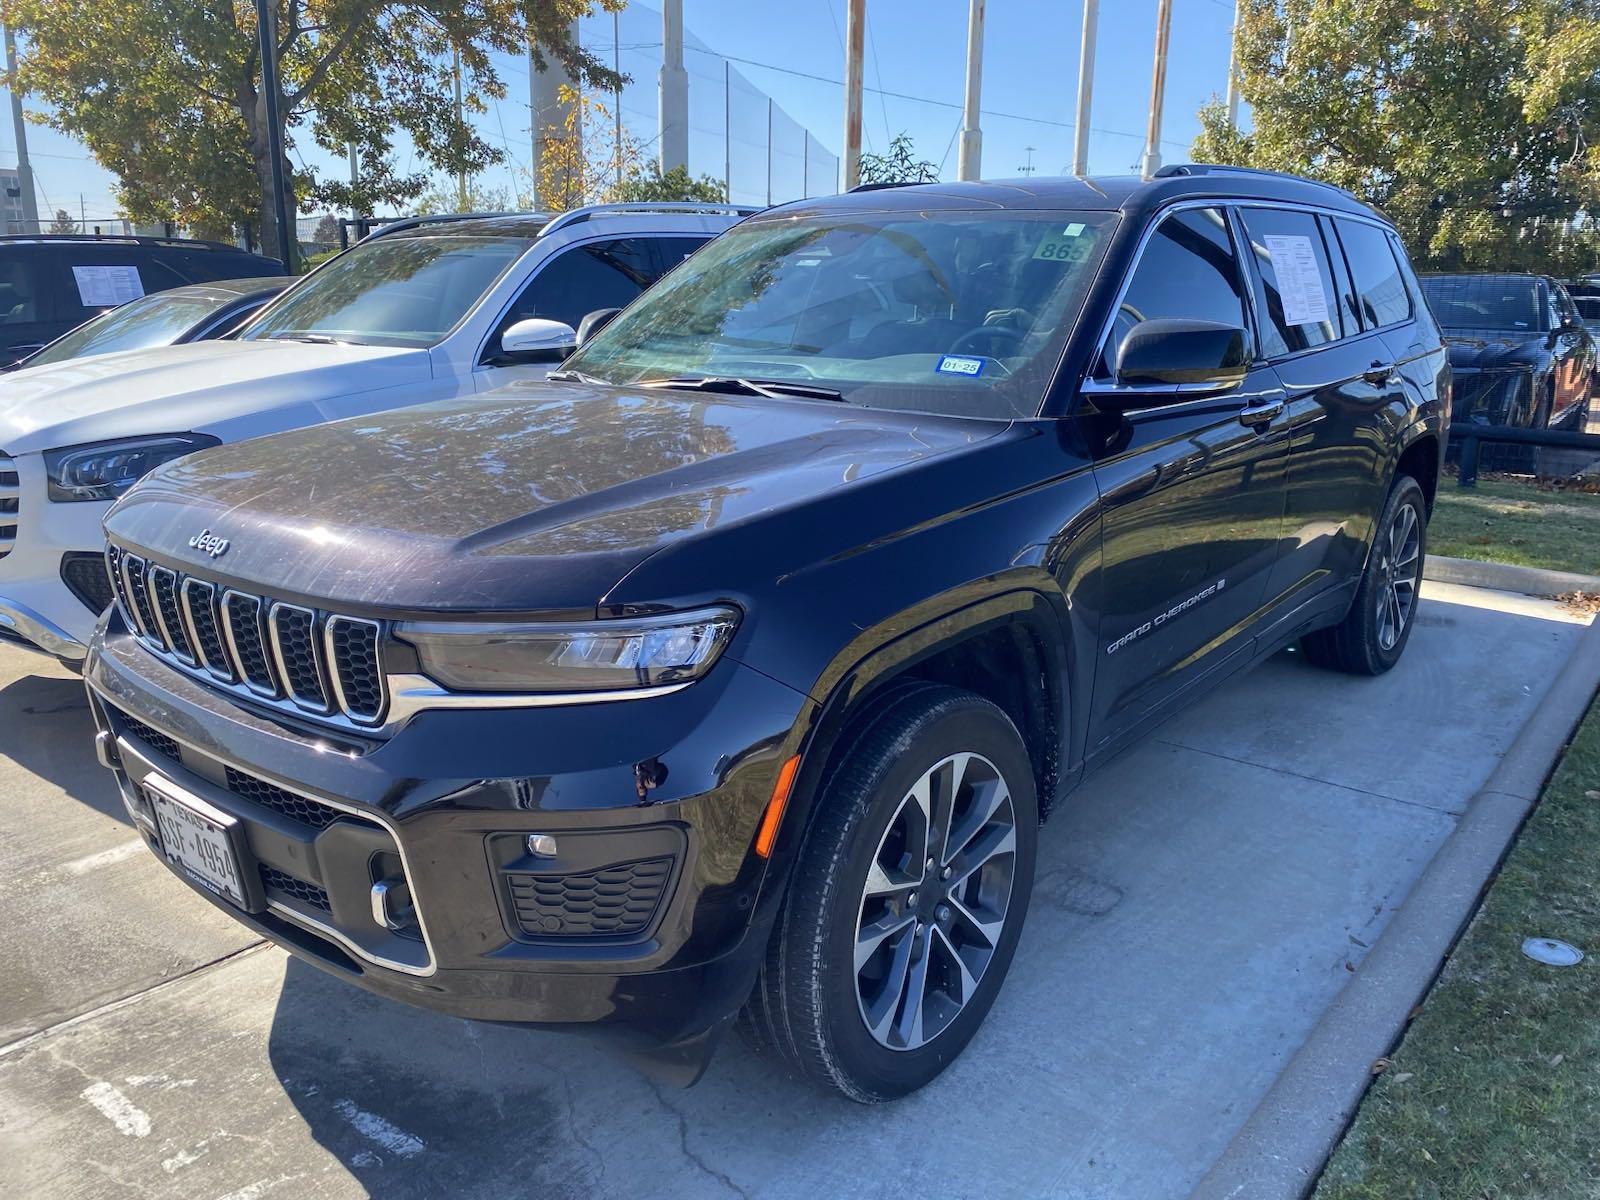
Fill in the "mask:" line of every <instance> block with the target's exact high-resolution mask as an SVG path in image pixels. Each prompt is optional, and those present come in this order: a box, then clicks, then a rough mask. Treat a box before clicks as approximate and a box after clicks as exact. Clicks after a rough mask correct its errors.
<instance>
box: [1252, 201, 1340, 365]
mask: <svg viewBox="0 0 1600 1200" xmlns="http://www.w3.org/2000/svg"><path fill="white" fill-rule="evenodd" d="M1239 215H1240V216H1241V217H1242V218H1243V220H1244V227H1245V233H1246V235H1247V236H1248V237H1249V239H1250V253H1251V254H1252V255H1253V256H1254V257H1255V262H1256V276H1257V277H1256V279H1255V280H1254V281H1253V282H1254V285H1255V288H1256V298H1257V300H1258V301H1259V307H1260V309H1261V311H1262V312H1263V313H1264V314H1265V316H1266V320H1265V321H1263V322H1262V327H1261V342H1262V352H1263V353H1264V354H1265V355H1266V356H1267V357H1269V358H1275V357H1277V356H1278V355H1280V354H1291V353H1294V352H1295V351H1297V350H1309V349H1311V348H1312V347H1313V346H1321V345H1323V344H1324V343H1326V342H1331V341H1333V340H1335V339H1336V338H1337V337H1338V336H1339V309H1338V305H1337V304H1336V303H1335V300H1334V296H1335V294H1336V293H1335V289H1334V284H1333V267H1332V265H1331V263H1330V261H1329V259H1328V249H1327V247H1326V246H1324V245H1323V243H1322V232H1321V230H1319V229H1318V228H1317V219H1316V217H1314V216H1312V215H1311V214H1310V213H1303V212H1291V211H1289V210H1288V209H1280V208H1242V209H1240V210H1239Z"/></svg>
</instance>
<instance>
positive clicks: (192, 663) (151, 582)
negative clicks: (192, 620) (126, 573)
mask: <svg viewBox="0 0 1600 1200" xmlns="http://www.w3.org/2000/svg"><path fill="white" fill-rule="evenodd" d="M163 572H164V573H166V574H167V575H170V576H172V602H173V604H175V605H176V606H177V609H178V618H179V620H180V622H182V624H183V629H182V633H183V637H184V641H185V642H186V643H187V644H188V646H189V649H190V650H191V651H192V650H193V649H194V641H193V640H192V638H193V635H192V634H191V633H190V632H189V629H188V622H187V621H183V598H182V596H181V595H180V594H179V592H178V573H177V572H176V571H174V570H173V569H172V568H171V567H164V566H162V565H161V564H160V563H151V564H150V569H149V570H148V571H147V572H146V573H145V587H146V588H147V589H148V590H149V594H150V611H151V612H153V613H154V614H155V617H156V625H157V626H158V627H159V628H160V630H161V641H162V643H163V648H164V649H165V650H166V651H167V653H168V654H170V655H172V657H173V658H175V659H177V660H178V661H179V662H181V663H182V664H183V665H184V666H186V667H198V666H199V665H200V659H199V656H198V655H194V654H187V655H186V654H184V652H183V651H182V650H180V649H179V648H178V639H177V638H175V637H173V636H172V630H171V629H169V628H167V617H166V614H165V613H163V612H162V611H161V599H160V597H159V596H157V595H156V576H157V575H159V574H162V573H163Z"/></svg>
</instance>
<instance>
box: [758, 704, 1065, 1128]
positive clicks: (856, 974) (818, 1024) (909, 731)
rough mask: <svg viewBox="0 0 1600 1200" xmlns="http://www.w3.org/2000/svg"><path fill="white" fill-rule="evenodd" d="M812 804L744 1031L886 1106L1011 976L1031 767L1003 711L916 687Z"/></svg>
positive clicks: (1034, 819)
mask: <svg viewBox="0 0 1600 1200" xmlns="http://www.w3.org/2000/svg"><path fill="white" fill-rule="evenodd" d="M817 803H818V806H819V808H818V811H817V815H816V819H815V821H814V822H813V824H812V827H811V828H810V830H809V831H808V832H807V834H806V839H805V843H804V845H803V847H802V850H801V854H800V859H799V862H798V863H797V864H796V867H795V874H794V878H793V879H792V881H791V882H790V885H789V893H788V896H787V897H786V899H785V901H784V906H783V909H782V911H781V912H780V913H779V915H778V920H777V925H776V927H775V929H774V930H773V935H772V941H771V943H770V945H769V947H768V952H767V958H766V961H765V963H764V964H763V966H762V968H761V972H760V976H759V977H758V979H757V982H756V987H755V991H754V993H753V994H752V996H751V999H750V1001H749V1003H748V1004H747V1006H746V1010H745V1013H744V1020H743V1022H742V1024H743V1025H744V1027H745V1030H746V1033H747V1035H749V1037H750V1040H751V1041H752V1042H753V1043H754V1044H755V1045H756V1046H757V1047H758V1048H759V1049H763V1050H767V1051H773V1052H776V1053H777V1054H778V1055H779V1056H781V1057H782V1058H784V1059H787V1060H788V1062H789V1063H790V1064H791V1065H793V1066H794V1067H796V1068H798V1069H799V1071H800V1072H801V1073H803V1074H804V1075H806V1076H808V1077H809V1078H811V1079H812V1080H814V1081H815V1082H817V1083H819V1084H821V1085H822V1086H824V1087H828V1088H832V1089H835V1090H837V1091H840V1092H842V1093H844V1094H845V1095H846V1096H848V1097H850V1098H851V1099H852V1100H857V1101H860V1102H862V1103H874V1102H877V1101H883V1100H891V1099H894V1098H896V1097H898V1096H903V1095H905V1094H906V1093H908V1092H912V1091H915V1090H916V1089H917V1088H919V1087H921V1086H923V1085H924V1084H925V1083H927V1082H929V1081H930V1080H931V1079H933V1078H934V1077H935V1076H936V1075H938V1074H939V1073H940V1072H941V1071H943V1070H944V1068H945V1067H946V1066H948V1065H949V1064H950V1063H951V1062H952V1061H953V1060H954V1059H955V1058H956V1056H957V1055H959V1054H960V1053H961V1051H962V1050H963V1049H964V1048H965V1046H966V1044H967V1043H968V1042H969V1041H970V1040H971V1039H972V1036H973V1034H974V1033H976V1032H977V1029H978V1026H979V1025H980V1024H981V1023H982V1021H983V1018H984V1016H985V1014H987V1012H988V1011H989V1007H990V1005H992V1004H993V1002H994V998H995V996H996V994H997V993H998V992H999V990H1000V985H1001V983H1002V981H1003V980H1004V978H1005V974H1006V969H1007V968H1008V967H1009V966H1010V965H1011V958H1012V955H1013V953H1014V952H1015V950H1016V943H1017V938H1018V936H1019V934H1020V932H1021V929H1022V922H1023V918H1024V917H1025V916H1026V913H1027V908H1028V898H1029V894H1030V892H1031V891H1032V886H1033V869H1034V857H1035V852H1036V847H1037V839H1038V827H1039V815H1038V802H1037V799H1036V795H1035V790H1034V780H1033V771H1032V767H1031V765H1030V763H1029V759H1028V754H1027V751H1026V749H1025V747H1024V746H1023V743H1022V739H1021V737H1020V736H1019V735H1018V734H1017V730H1016V727H1015V726H1014V725H1013V724H1012V723H1011V720H1010V719H1009V718H1008V717H1007V716H1006V715H1005V713H1004V712H1002V711H1001V710H1000V709H999V708H997V707H995V706H994V705H993V704H990V703H989V702H988V701H987V700H984V699H982V698H981V697H979V696H975V695H973V694H971V693H969V692H963V691H959V690H957V689H955V688H949V687H943V686H935V685H930V684H924V685H916V686H913V687H910V688H907V689H904V690H901V691H897V692H893V693H891V694H890V695H889V696H888V697H887V698H886V699H885V700H884V701H882V703H881V707H879V708H878V711H877V713H876V714H875V715H874V717H872V718H871V719H870V720H868V721H866V722H864V723H863V724H862V726H861V727H860V728H859V729H858V730H857V731H856V733H855V735H854V736H853V738H852V739H851V740H850V742H849V744H848V746H847V748H846V749H845V750H844V752H843V754H842V755H841V756H840V758H839V759H838V760H837V764H836V766H835V767H834V768H833V770H832V771H831V773H830V774H829V776H828V777H827V778H826V779H825V780H824V782H823V790H822V794H821V795H820V796H819V798H818V801H817Z"/></svg>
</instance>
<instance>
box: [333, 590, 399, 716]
mask: <svg viewBox="0 0 1600 1200" xmlns="http://www.w3.org/2000/svg"><path fill="white" fill-rule="evenodd" d="M341 626H353V627H355V628H358V629H370V630H371V631H372V643H373V651H374V653H375V654H378V655H379V656H380V662H381V647H382V645H383V626H382V625H380V624H379V623H378V622H377V621H369V620H367V619H366V618H365V617H344V616H338V615H335V616H330V617H329V618H328V619H327V620H326V621H324V622H323V624H322V653H323V659H324V661H325V662H326V663H327V664H328V682H329V683H330V684H332V685H333V698H334V702H335V703H336V704H337V705H338V706H339V708H340V709H341V710H342V711H343V712H344V713H345V714H346V715H347V716H348V717H349V718H350V719H351V720H352V721H356V722H358V723H360V724H363V725H377V724H378V723H379V722H380V721H382V719H383V714H384V712H385V711H387V709H388V707H389V688H388V684H387V683H386V679H387V677H386V676H385V675H384V673H383V671H382V669H381V666H380V669H379V670H378V671H377V672H376V673H375V677H376V682H377V685H378V706H377V708H376V709H374V710H373V711H371V712H366V711H357V710H356V709H355V708H353V707H352V706H351V704H350V701H349V700H348V699H347V698H346V696H345V690H344V680H343V678H342V674H343V672H342V671H341V670H340V666H341V664H340V661H339V655H338V653H337V652H336V651H335V650H334V634H335V632H336V631H337V629H338V628H340V627H341Z"/></svg>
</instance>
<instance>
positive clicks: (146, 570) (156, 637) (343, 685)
mask: <svg viewBox="0 0 1600 1200" xmlns="http://www.w3.org/2000/svg"><path fill="white" fill-rule="evenodd" d="M106 566H107V568H108V569H109V571H110V572H111V579H112V582H113V584H114V586H115V589H116V595H117V601H118V604H119V606H120V607H121V609H122V613H123V617H124V619H125V620H126V621H127V623H128V627H129V628H130V629H132V630H133V631H134V632H135V633H136V634H138V635H139V637H140V639H141V640H142V641H143V642H144V644H145V645H146V646H148V647H149V648H150V649H151V650H153V651H155V652H156V653H158V654H160V655H161V656H162V657H164V658H166V659H168V660H169V661H170V662H172V663H173V664H175V665H177V666H179V667H182V668H183V669H184V670H186V671H188V672H189V673H190V674H192V675H196V676H198V677H200V678H202V679H205V680H207V681H209V682H211V683H213V684H217V685H221V686H223V687H226V688H227V689H229V690H231V691H233V692H235V693H238V694H243V695H250V696H253V697H255V698H256V699H258V700H260V701H265V702H268V703H269V704H271V705H273V706H274V707H278V708H287V709H291V710H294V711H297V712H301V713H304V714H306V715H308V716H313V717H317V716H322V717H329V716H338V715H343V716H345V717H348V718H350V720H352V721H354V722H355V723H357V724H360V725H377V724H380V723H381V722H382V719H383V714H384V710H385V708H386V707H387V706H388V697H387V695H386V693H385V689H384V676H383V667H382V662H381V641H382V637H381V634H382V629H381V626H380V625H379V624H378V623H377V622H376V621H369V620H365V619H363V618H360V617H348V616H343V615H340V614H337V613H324V612H318V611H315V610H313V609H309V608H303V607H301V606H299V605H296V604H290V603H287V602H285V601H278V600H274V599H272V598H271V597H262V596H255V595H251V594H249V593H247V592H240V591H235V590H232V589H226V590H224V589H223V588H221V587H220V586H218V585H217V584H216V583H214V582H212V581H210V580H207V579H202V578H200V577H198V576H192V575H186V574H184V573H183V572H182V571H178V570H174V569H173V568H171V567H167V566H164V565H162V564H160V563H151V562H149V561H148V560H147V559H145V558H143V557H142V556H140V555H137V554H132V553H129V552H128V551H126V550H123V549H121V548H119V547H117V546H109V547H107V549H106Z"/></svg>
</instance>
